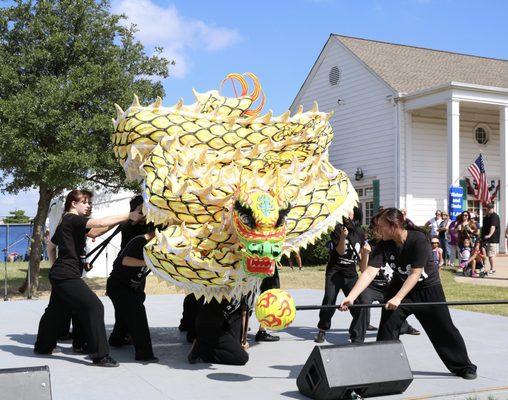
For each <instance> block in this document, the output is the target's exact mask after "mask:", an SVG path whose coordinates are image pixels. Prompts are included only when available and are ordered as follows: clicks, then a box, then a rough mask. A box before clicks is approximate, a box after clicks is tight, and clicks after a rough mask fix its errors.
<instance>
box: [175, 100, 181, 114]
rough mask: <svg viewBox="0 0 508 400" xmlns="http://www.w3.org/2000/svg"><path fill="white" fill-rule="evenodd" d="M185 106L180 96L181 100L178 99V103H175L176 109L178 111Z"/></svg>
mask: <svg viewBox="0 0 508 400" xmlns="http://www.w3.org/2000/svg"><path fill="white" fill-rule="evenodd" d="M182 107H183V99H182V98H180V100H178V102H177V103H176V105H175V110H176V111H178V110H180V109H181V108H182Z"/></svg>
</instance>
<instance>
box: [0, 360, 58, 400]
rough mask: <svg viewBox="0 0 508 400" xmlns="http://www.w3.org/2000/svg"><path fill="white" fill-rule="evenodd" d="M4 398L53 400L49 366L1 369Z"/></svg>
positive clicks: (11, 399) (0, 382)
mask: <svg viewBox="0 0 508 400" xmlns="http://www.w3.org/2000/svg"><path fill="white" fill-rule="evenodd" d="M0 393H1V395H0V396H1V398H2V400H51V381H50V378H49V367H48V366H47V365H45V366H43V367H25V368H9V369H0Z"/></svg>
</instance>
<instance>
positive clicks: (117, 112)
mask: <svg viewBox="0 0 508 400" xmlns="http://www.w3.org/2000/svg"><path fill="white" fill-rule="evenodd" d="M115 108H116V114H117V117H118V118H121V117H123V114H124V111H123V110H122V107H120V106H119V105H118V104H116V103H115Z"/></svg>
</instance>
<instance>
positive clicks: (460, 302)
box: [296, 300, 508, 311]
mask: <svg viewBox="0 0 508 400" xmlns="http://www.w3.org/2000/svg"><path fill="white" fill-rule="evenodd" d="M487 304H508V300H477V301H474V300H472V301H467V300H458V301H430V302H427V303H400V304H399V307H408V306H410V307H425V306H471V305H475V306H476V305H478V306H479V305H487ZM384 306H386V303H379V304H350V305H349V306H348V308H381V307H384ZM333 308H339V305H337V304H330V305H310V306H296V309H297V310H302V311H304V310H328V309H333Z"/></svg>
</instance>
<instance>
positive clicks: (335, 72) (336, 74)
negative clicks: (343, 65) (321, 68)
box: [328, 66, 340, 86]
mask: <svg viewBox="0 0 508 400" xmlns="http://www.w3.org/2000/svg"><path fill="white" fill-rule="evenodd" d="M328 80H329V81H330V85H332V86H335V85H337V84H338V83H339V81H340V69H339V67H337V66H334V67H332V69H331V70H330V73H329V74H328Z"/></svg>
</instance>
